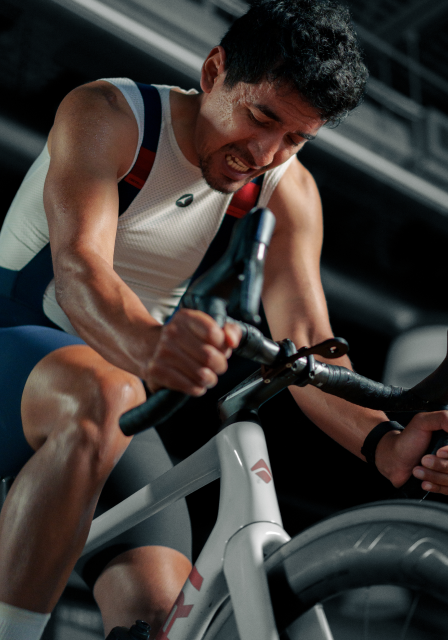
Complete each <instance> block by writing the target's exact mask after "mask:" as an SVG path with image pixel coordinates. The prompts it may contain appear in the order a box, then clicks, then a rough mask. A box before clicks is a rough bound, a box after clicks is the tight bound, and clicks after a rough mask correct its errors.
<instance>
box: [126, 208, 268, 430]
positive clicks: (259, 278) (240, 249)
mask: <svg viewBox="0 0 448 640" xmlns="http://www.w3.org/2000/svg"><path fill="white" fill-rule="evenodd" d="M274 226H275V217H274V215H273V213H272V212H271V211H270V210H269V209H266V208H264V209H252V210H251V211H250V212H249V213H248V214H247V215H246V216H245V217H244V218H242V219H241V220H240V221H239V222H238V223H237V224H236V225H235V228H234V231H233V234H232V237H231V239H230V243H229V247H228V249H227V251H226V252H225V253H224V255H223V256H222V257H221V259H220V260H219V261H218V262H217V263H216V264H215V265H214V266H213V267H211V269H209V270H208V271H207V272H206V273H204V274H203V275H202V276H201V277H200V278H198V279H197V280H196V281H194V282H193V283H192V284H191V285H190V286H189V287H188V289H187V291H186V292H185V294H184V296H183V298H182V301H181V307H184V308H187V309H197V310H199V311H204V312H205V313H208V314H209V315H210V316H212V318H214V319H215V320H216V322H217V323H218V324H219V325H220V326H221V327H223V326H224V324H225V322H226V319H227V316H228V315H230V316H232V318H236V319H237V320H243V321H245V322H249V323H251V324H252V323H253V324H258V322H259V321H260V316H259V315H258V312H259V306H260V298H261V290H262V287H263V270H264V262H265V257H266V252H267V248H268V246H269V242H270V240H271V237H272V233H273V231H274ZM260 335H261V334H260ZM274 344H275V343H274ZM188 398H189V396H187V395H186V394H184V393H180V392H178V391H171V390H169V389H162V390H160V391H157V392H156V393H154V394H153V395H152V396H151V397H150V398H148V400H147V401H146V402H145V403H144V404H142V405H140V406H139V407H135V408H134V409H131V410H130V411H127V412H126V413H125V414H123V415H122V416H121V418H120V421H119V423H120V428H121V430H122V431H123V433H124V434H125V435H128V436H130V435H133V434H135V433H138V432H140V431H143V430H144V429H147V428H149V427H151V426H156V425H157V424H160V423H161V422H163V421H164V420H166V419H168V418H169V417H170V416H171V415H173V414H174V413H175V412H176V411H178V410H179V409H180V408H181V407H182V405H183V404H184V403H185V402H186V401H187V400H188Z"/></svg>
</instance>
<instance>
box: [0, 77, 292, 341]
mask: <svg viewBox="0 0 448 640" xmlns="http://www.w3.org/2000/svg"><path fill="white" fill-rule="evenodd" d="M107 81H108V82H110V83H111V84H113V85H115V86H116V87H117V88H118V89H119V90H120V91H121V92H122V93H123V95H124V97H125V99H126V100H127V102H128V104H129V106H130V107H131V109H132V111H133V113H134V116H135V118H136V121H137V125H138V131H139V141H138V145H137V149H136V152H135V156H134V161H133V163H132V166H131V167H130V168H129V171H128V172H127V174H126V175H125V176H122V177H121V178H120V181H121V180H123V179H125V178H126V176H127V175H128V174H129V175H130V174H131V173H134V174H137V173H138V171H137V169H136V167H137V164H136V160H137V158H138V156H139V152H140V149H141V145H142V141H143V138H144V133H145V105H144V101H143V97H142V93H141V91H140V89H139V87H138V86H137V85H136V83H134V82H133V81H132V80H129V79H127V78H119V79H107ZM156 88H157V90H158V92H159V94H160V99H161V109H162V113H161V127H160V136H159V143H158V148H157V153H156V155H155V159H154V164H153V166H152V168H151V171H150V173H149V176H148V178H147V179H146V181H145V182H142V185H141V189H140V191H139V193H138V195H137V196H136V197H135V198H134V199H133V200H132V202H131V204H130V205H129V206H128V207H127V208H126V209H125V210H124V211H123V213H122V215H120V217H119V219H118V228H117V235H116V242H115V253H114V269H115V271H116V272H117V274H118V275H119V276H120V277H121V278H122V279H123V281H124V282H125V283H126V284H127V285H128V286H129V287H130V288H131V289H132V291H134V292H135V293H136V295H137V296H138V297H139V298H140V300H141V301H142V303H143V304H144V306H145V307H146V309H147V310H148V311H149V313H150V314H151V315H152V316H153V317H154V318H155V319H156V320H158V321H159V322H164V321H165V320H166V318H167V317H168V316H170V315H171V314H172V313H173V311H174V310H175V309H176V307H177V305H178V303H179V300H180V298H181V296H182V294H183V293H184V291H185V289H186V287H187V286H188V283H189V281H190V278H191V277H192V275H193V274H194V273H195V271H196V269H197V268H198V266H199V264H200V263H201V261H202V259H203V257H204V255H205V253H206V251H207V249H208V247H209V245H210V243H211V242H212V240H213V238H214V237H215V235H216V233H217V231H218V229H219V227H220V225H221V223H222V220H223V218H224V216H225V213H226V210H227V209H228V206H229V204H230V201H231V200H232V194H230V195H227V194H222V193H219V192H217V191H214V190H213V189H211V188H210V187H209V186H208V184H207V183H206V181H205V180H204V178H203V177H202V173H201V171H200V169H199V168H197V167H195V166H194V165H192V164H190V162H189V161H188V160H187V159H186V158H185V156H184V155H183V154H182V152H181V150H180V148H179V146H178V144H177V141H176V138H175V136H174V132H173V127H172V123H171V109H170V99H169V96H170V91H171V89H172V88H171V87H168V86H156ZM194 92H195V90H191V91H190V92H185V93H194ZM142 151H144V149H142ZM293 158H294V156H293ZM293 158H291V160H289V161H288V162H286V163H285V164H283V165H281V166H280V167H277V168H275V169H272V170H271V171H268V172H266V174H265V176H264V180H263V185H262V188H261V192H260V195H259V200H258V205H259V206H261V207H263V206H267V204H268V202H269V199H270V197H271V195H272V193H273V191H274V189H275V187H276V186H277V184H278V182H279V180H280V178H281V177H282V175H283V173H284V172H285V171H286V169H287V167H288V165H289V162H291V161H292V159H293ZM49 162H50V156H49V153H48V149H47V146H45V148H44V149H43V150H42V153H41V154H40V156H39V157H38V158H37V159H36V160H35V162H34V163H33V165H32V166H31V168H30V169H29V171H28V173H27V174H26V176H25V178H24V180H23V183H22V185H21V187H20V189H19V191H18V192H17V194H16V197H15V198H14V201H13V202H12V204H11V207H10V209H9V211H8V214H7V216H6V219H5V222H4V225H3V228H2V231H1V234H0V267H2V268H3V269H0V286H1V280H2V277H3V278H4V279H5V278H6V280H7V279H8V278H9V276H10V275H11V274H12V272H18V271H21V270H23V271H26V269H27V266H26V265H29V264H32V263H31V260H32V259H33V258H36V256H37V257H38V258H39V257H40V255H39V252H41V253H45V251H46V249H45V247H46V245H48V242H49V232H48V224H47V220H46V216H45V210H44V205H43V187H44V182H45V178H46V175H47V171H48V166H49ZM232 206H233V203H232ZM47 282H48V280H47ZM6 284H7V283H6ZM3 289H5V287H3ZM27 295H29V296H35V297H36V296H37V297H39V296H41V295H43V310H44V313H45V316H46V317H47V318H49V319H50V320H51V321H52V322H53V323H54V324H56V325H57V326H59V327H61V328H62V329H63V330H65V331H67V332H68V333H72V334H75V335H76V331H75V330H74V328H73V327H72V325H71V324H70V321H69V319H68V318H67V316H66V315H65V313H64V312H63V310H62V309H61V307H60V306H59V304H58V303H57V301H56V295H55V286H54V279H51V281H50V283H49V284H48V286H46V288H45V290H44V291H42V292H41V291H40V290H39V287H38V286H37V285H36V287H35V288H34V289H32V288H31V289H30V290H29V292H27Z"/></svg>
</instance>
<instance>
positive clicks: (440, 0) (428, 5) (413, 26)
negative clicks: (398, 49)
mask: <svg viewBox="0 0 448 640" xmlns="http://www.w3.org/2000/svg"><path fill="white" fill-rule="evenodd" d="M447 13H448V0H415V1H414V2H412V3H411V4H409V5H408V6H407V7H406V8H405V9H403V10H402V11H399V12H398V13H396V14H395V15H393V16H392V17H391V19H390V20H389V21H386V22H384V23H383V24H382V25H381V26H380V27H379V28H378V29H375V30H374V33H375V34H376V35H377V36H379V37H380V38H383V39H384V40H387V41H388V42H396V41H397V40H399V39H400V37H402V36H403V34H404V33H405V32H406V31H411V30H414V31H421V30H422V29H423V28H424V27H426V26H427V25H429V24H431V23H432V22H435V21H436V20H440V19H441V18H442V17H443V16H444V15H446V14H447Z"/></svg>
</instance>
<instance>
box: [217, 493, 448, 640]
mask: <svg viewBox="0 0 448 640" xmlns="http://www.w3.org/2000/svg"><path fill="white" fill-rule="evenodd" d="M266 572H267V575H268V581H269V585H270V590H271V597H272V603H273V608H274V613H275V618H276V622H277V626H278V630H279V633H280V635H281V636H282V638H290V639H291V640H293V639H294V640H296V639H295V637H294V625H293V622H294V621H295V620H296V619H297V618H298V617H299V616H301V615H302V614H303V613H305V612H306V611H307V610H309V609H310V608H311V607H313V606H314V605H316V604H318V603H322V604H323V606H324V610H325V612H326V614H327V617H328V621H329V624H330V628H331V631H332V633H333V636H334V638H335V640H338V639H339V638H341V639H342V638H344V640H351V639H352V638H356V639H357V640H361V639H362V640H364V639H366V640H373V639H376V638H382V640H389V638H394V640H405V639H406V640H419V639H420V638H421V639H423V638H425V640H430V639H432V638H437V639H438V640H441V639H442V638H445V637H448V615H445V611H446V607H445V605H443V606H441V605H440V603H447V602H448V508H447V507H446V506H445V505H442V504H438V503H428V502H427V503H418V502H417V501H411V500H407V501H399V500H394V501H389V502H377V503H372V504H370V505H366V506H362V507H356V508H354V509H350V510H349V511H344V512H342V513H340V514H337V515H336V516H332V517H330V518H328V519H326V520H324V521H322V522H320V523H318V524H317V525H314V526H313V527H311V528H309V529H307V530H306V531H304V532H302V533H301V534H299V535H298V536H296V537H295V538H294V539H293V540H291V541H290V542H288V543H287V544H285V545H284V546H283V547H281V548H280V549H279V550H278V551H276V552H275V553H274V554H272V555H271V556H270V557H269V558H267V559H266ZM386 585H387V588H386ZM366 587H367V588H368V589H367V590H366ZM369 591H371V592H372V593H373V596H374V597H373V602H374V605H375V606H374V607H373V608H372V602H370V604H369V597H368V594H369ZM366 594H367V595H366ZM365 595H366V597H364V596H365ZM379 596H382V597H379ZM363 598H364V600H365V601H366V602H367V605H366V606H365V607H363V606H361V604H358V606H357V605H356V601H357V599H358V603H361V601H362V600H363ZM418 599H420V603H419V606H418V607H416V603H417V600H418ZM350 601H351V602H352V606H351V609H352V610H351V614H350V606H348V607H347V602H348V604H349V605H350ZM393 603H395V609H394V606H391V605H393ZM363 609H364V611H363ZM419 609H420V613H419V612H418V610H419ZM347 610H348V613H347ZM353 614H354V615H353ZM385 614H387V615H385ZM398 614H399V615H398ZM366 616H367V620H366ZM400 617H401V620H399V618H400ZM374 623H379V626H378V625H377V628H376V629H375V628H374ZM291 630H292V631H291ZM238 637H239V636H238V633H237V630H236V625H235V620H234V617H233V614H232V607H231V603H230V600H229V601H228V602H227V603H226V604H225V605H224V606H223V607H222V609H221V611H220V612H219V614H218V615H217V616H216V618H215V619H214V620H213V621H212V623H211V625H210V627H209V629H208V630H207V632H206V634H205V636H204V640H237V639H238ZM305 640H307V639H305Z"/></svg>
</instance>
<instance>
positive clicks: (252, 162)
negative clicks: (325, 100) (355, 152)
mask: <svg viewBox="0 0 448 640" xmlns="http://www.w3.org/2000/svg"><path fill="white" fill-rule="evenodd" d="M224 77H225V73H220V74H217V75H216V76H215V77H214V78H213V82H212V83H211V87H210V88H209V87H208V86H207V85H205V86H204V83H203V89H204V94H203V99H202V104H201V108H200V111H199V114H198V118H197V122H196V130H195V146H196V151H197V154H198V159H199V166H200V167H201V170H202V173H203V175H204V178H205V179H206V181H207V183H208V184H209V185H210V186H211V187H212V188H213V189H216V190H217V191H222V192H224V193H233V192H234V191H237V190H238V189H240V188H241V187H242V186H244V185H245V184H247V183H248V182H250V181H251V180H252V179H253V178H255V177H256V176H258V175H260V174H262V173H264V172H265V171H267V170H268V169H272V168H274V167H277V166H278V165H280V164H282V163H283V162H286V160H288V159H289V158H290V157H291V156H292V155H293V154H295V153H297V152H298V151H300V149H301V148H302V147H303V145H304V144H305V142H306V141H307V140H310V139H312V138H313V137H314V136H315V135H316V134H317V132H318V130H319V129H320V127H321V126H322V124H323V122H322V120H321V118H320V117H319V114H318V113H317V111H316V110H315V109H314V108H313V107H310V106H309V105H308V104H307V103H306V102H304V100H302V98H301V97H300V96H299V95H298V94H297V92H295V91H291V90H290V89H289V87H288V88H286V87H283V88H278V87H275V86H274V85H272V84H270V83H268V82H267V81H264V82H262V83H260V84H258V85H251V84H246V83H243V82H241V83H239V84H238V85H236V86H235V87H233V88H232V89H228V88H227V87H226V86H225V85H224Z"/></svg>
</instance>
